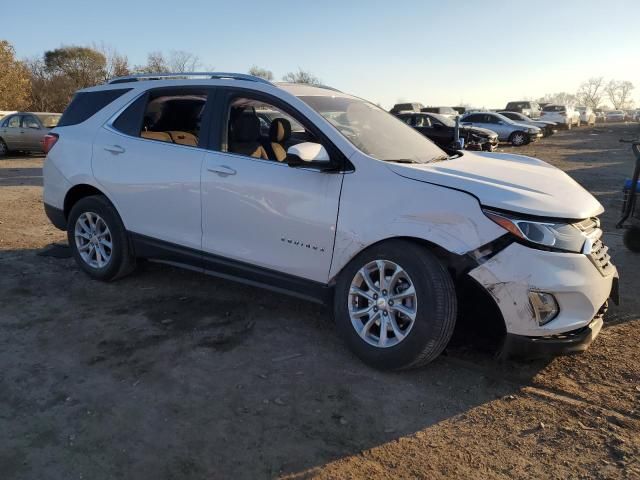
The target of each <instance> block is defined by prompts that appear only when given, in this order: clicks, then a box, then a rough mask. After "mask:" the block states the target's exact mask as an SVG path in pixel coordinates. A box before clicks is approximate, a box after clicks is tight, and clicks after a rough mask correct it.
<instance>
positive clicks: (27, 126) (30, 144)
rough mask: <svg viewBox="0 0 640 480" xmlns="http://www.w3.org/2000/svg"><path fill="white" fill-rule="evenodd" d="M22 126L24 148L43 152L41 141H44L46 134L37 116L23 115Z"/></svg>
mask: <svg viewBox="0 0 640 480" xmlns="http://www.w3.org/2000/svg"><path fill="white" fill-rule="evenodd" d="M21 125H22V140H23V148H24V149H25V150H31V151H39V150H42V146H41V145H40V140H42V137H44V136H45V134H46V132H45V130H44V128H43V127H42V125H41V123H40V121H39V120H38V119H37V117H36V116H35V115H23V116H22V121H21Z"/></svg>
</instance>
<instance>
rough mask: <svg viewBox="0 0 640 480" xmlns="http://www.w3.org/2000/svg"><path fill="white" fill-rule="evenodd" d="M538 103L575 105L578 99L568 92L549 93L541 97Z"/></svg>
mask: <svg viewBox="0 0 640 480" xmlns="http://www.w3.org/2000/svg"><path fill="white" fill-rule="evenodd" d="M537 102H545V103H556V104H558V105H575V104H577V103H578V98H577V97H576V96H575V95H574V94H572V93H568V92H558V93H547V94H546V95H545V96H544V97H540V98H539V99H538V100H537Z"/></svg>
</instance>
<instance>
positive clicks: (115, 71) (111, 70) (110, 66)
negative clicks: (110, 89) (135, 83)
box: [93, 42, 131, 82]
mask: <svg viewBox="0 0 640 480" xmlns="http://www.w3.org/2000/svg"><path fill="white" fill-rule="evenodd" d="M93 49H94V50H97V51H99V52H100V53H102V55H104V58H105V59H106V61H107V63H106V66H105V69H104V73H105V78H104V81H105V82H107V81H109V80H111V79H112V78H115V77H124V76H127V75H129V74H131V69H130V68H129V59H128V58H127V56H126V55H121V54H120V53H118V51H117V50H116V49H115V48H113V47H111V46H109V45H107V44H105V43H104V42H103V43H100V44H96V43H94V44H93Z"/></svg>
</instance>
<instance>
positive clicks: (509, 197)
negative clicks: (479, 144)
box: [388, 152, 604, 219]
mask: <svg viewBox="0 0 640 480" xmlns="http://www.w3.org/2000/svg"><path fill="white" fill-rule="evenodd" d="M388 165H389V168H390V169H391V170H392V171H393V172H394V173H396V174H398V175H401V176H403V177H406V178H410V179H412V180H417V181H420V182H428V183H432V184H436V185H442V186H444V187H449V188H455V189H457V190H462V191H465V192H468V193H470V194H471V195H474V196H475V197H477V198H478V199H479V201H480V203H481V204H482V205H483V206H486V207H494V208H498V209H502V210H508V211H511V212H517V213H522V214H527V215H536V216H541V217H555V218H567V219H584V218H588V217H593V216H596V215H599V214H600V213H602V212H603V211H604V209H603V208H602V205H600V203H599V202H598V201H597V200H596V199H595V198H594V197H593V195H591V194H590V193H589V192H587V191H586V190H585V189H584V188H582V187H581V186H580V185H579V184H578V183H577V182H576V181H575V180H573V179H572V178H571V177H569V175H567V174H566V173H564V172H563V171H562V170H559V169H557V168H555V167H553V166H551V165H549V164H548V163H545V162H543V161H542V160H538V159H535V158H531V157H526V156H523V155H513V154H504V153H490V152H482V153H480V152H464V155H462V156H460V157H458V158H455V159H452V160H445V161H442V162H438V163H431V164H399V163H388Z"/></svg>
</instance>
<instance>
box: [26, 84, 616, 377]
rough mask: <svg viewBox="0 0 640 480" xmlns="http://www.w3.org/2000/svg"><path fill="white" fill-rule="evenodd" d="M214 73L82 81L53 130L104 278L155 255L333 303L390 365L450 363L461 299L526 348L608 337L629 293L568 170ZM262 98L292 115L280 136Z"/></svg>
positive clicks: (341, 96) (82, 243) (344, 323)
mask: <svg viewBox="0 0 640 480" xmlns="http://www.w3.org/2000/svg"><path fill="white" fill-rule="evenodd" d="M198 75H200V76H201V77H205V78H200V79H195V78H194V79H191V78H192V77H195V76H196V75H195V74H179V75H173V76H171V75H168V74H167V75H158V74H152V76H147V77H145V76H134V77H128V78H120V79H116V80H113V81H112V82H113V83H111V84H108V85H100V86H97V87H92V88H88V89H85V90H81V91H80V92H78V93H77V94H76V95H75V96H74V97H73V100H72V102H71V104H70V105H69V107H67V109H66V111H65V113H64V115H63V117H62V119H61V120H60V123H59V125H58V127H57V128H55V129H54V130H53V131H51V132H50V133H49V134H48V135H47V140H46V146H47V151H48V153H47V158H46V160H45V162H44V167H43V178H44V192H43V202H44V210H45V213H46V214H47V216H48V217H49V219H50V220H51V222H52V223H53V225H55V226H56V227H57V228H60V229H62V230H65V231H66V233H67V238H68V240H69V250H70V251H71V254H72V256H73V258H74V260H75V262H76V264H77V265H78V268H80V269H81V270H82V271H83V272H85V273H86V274H87V275H88V276H89V277H90V278H93V279H95V280H100V281H112V280H116V279H118V278H121V277H124V276H126V275H127V274H129V273H131V272H133V270H134V269H135V267H136V260H137V259H150V260H156V261H161V262H167V263H170V264H171V265H174V266H182V267H184V268H188V269H191V270H196V271H200V272H203V273H205V272H206V273H209V274H212V275H216V276H218V277H221V278H222V279H223V280H222V281H223V282H229V281H239V282H245V283H248V284H250V285H253V286H261V287H263V288H267V289H271V290H272V291H276V292H280V293H289V294H291V295H295V296H297V297H301V298H303V299H307V300H312V301H316V302H319V303H324V304H328V305H330V306H331V307H332V317H333V318H334V319H335V323H336V326H337V328H338V330H339V331H340V333H341V334H342V336H343V337H344V339H345V342H346V344H347V345H348V346H349V347H350V348H351V349H352V351H353V352H354V353H355V354H356V355H358V356H359V357H360V358H361V359H362V360H363V361H365V362H367V363H368V364H370V365H372V366H374V367H377V368H383V369H390V370H397V369H402V368H413V367H419V366H421V365H424V364H426V363H428V362H430V361H432V360H433V359H435V358H436V357H437V356H438V355H439V354H440V353H441V352H442V351H443V350H444V349H445V348H446V346H447V344H448V343H449V340H450V339H451V336H452V334H453V332H454V329H455V326H456V318H457V311H458V309H459V307H458V306H459V305H462V304H471V305H473V308H474V309H477V310H482V309H483V308H482V307H484V305H485V304H484V301H485V300H486V301H487V302H490V303H489V306H490V307H491V308H493V309H495V310H492V312H495V315H496V319H498V320H499V321H501V323H502V325H503V327H504V329H505V331H506V334H507V335H508V338H507V339H506V342H505V345H508V346H509V347H508V348H510V349H513V348H516V349H517V348H518V346H520V348H521V349H522V350H523V351H525V352H527V351H528V352H531V351H532V350H535V351H537V352H538V353H541V351H546V353H547V354H549V353H556V354H557V353H561V352H571V351H580V350H584V349H585V348H587V346H588V345H589V344H590V343H591V341H592V340H593V338H595V336H596V335H597V334H598V333H599V331H600V329H601V327H602V315H603V312H604V310H606V304H607V299H608V298H609V297H610V296H612V293H613V296H615V294H616V292H617V291H618V289H617V278H618V275H617V271H616V267H615V266H614V265H613V264H612V263H611V262H610V259H609V255H608V254H607V248H606V247H605V246H604V245H603V243H602V240H601V237H602V231H601V230H600V227H599V225H600V222H599V220H598V219H597V218H596V217H597V216H598V215H600V214H601V213H602V212H603V211H604V209H603V207H602V205H601V204H600V203H599V202H598V201H597V200H596V199H595V198H594V197H593V196H592V195H591V194H590V193H589V192H587V191H586V190H585V189H583V188H582V187H581V186H580V185H579V184H578V183H577V182H575V181H574V180H573V179H571V178H570V177H569V176H568V175H567V174H565V173H564V172H563V171H561V170H559V169H557V168H555V167H553V166H551V165H549V164H547V163H545V162H543V161H541V160H538V159H535V158H530V157H524V156H521V155H509V154H498V153H495V152H478V153H476V152H462V153H457V154H455V155H449V154H447V152H445V151H443V150H442V149H440V148H439V147H438V146H437V145H435V144H434V143H433V142H430V141H429V140H428V139H426V138H425V137H424V136H422V135H420V134H419V133H418V132H416V131H415V130H414V129H412V128H411V127H409V126H408V125H406V124H404V123H403V122H401V121H398V119H397V118H393V117H392V116H391V115H389V114H388V113H387V112H385V111H383V110H382V109H380V108H378V107H377V106H375V105H373V104H372V103H370V102H367V101H365V100H362V99H360V98H357V97H354V96H351V95H347V94H345V93H342V92H338V91H336V90H334V89H329V88H325V87H314V86H309V85H301V84H277V85H274V84H272V83H270V82H268V81H267V80H264V79H262V78H259V77H252V76H249V75H243V74H233V73H215V72H208V73H206V74H198ZM185 77H188V78H185ZM145 78H155V79H156V80H150V81H147V80H146V79H145ZM163 78H167V79H168V80H163ZM214 106H215V108H214ZM258 110H277V111H281V112H282V113H283V115H282V116H281V117H277V118H274V119H270V118H269V119H268V120H269V121H270V122H271V123H270V127H269V131H270V138H269V139H265V140H268V141H270V143H271V147H272V148H271V150H269V149H268V148H265V146H264V145H262V144H261V140H262V139H261V136H260V120H259V118H258V117H257V115H255V114H254V112H255V111H258ZM247 113H248V114H247ZM492 115H497V114H492ZM288 116H290V117H292V118H293V119H294V120H295V121H296V122H297V123H298V124H299V125H302V126H303V127H304V132H300V134H299V135H296V136H295V137H293V136H290V135H289V133H290V132H289V128H288V122H287V120H286V119H287V117H288ZM503 118H506V117H503ZM268 120H267V119H266V118H265V121H268ZM507 120H508V119H507ZM229 123H231V125H229ZM529 128H533V127H529ZM25 222H28V219H25ZM27 226H28V225H25V228H26V227H27ZM256 232H260V234H259V235H257V234H256ZM139 280H140V282H144V281H145V279H143V278H140V279H139ZM472 283H473V285H474V287H473V288H474V289H475V288H479V289H480V293H481V295H473V296H472V297H471V298H469V297H468V296H467V295H466V292H467V291H471V290H467V289H465V288H464V286H465V285H471V284H472ZM100 288H101V287H100V286H99V285H98V284H92V285H91V288H89V289H87V292H86V293H84V294H83V295H84V298H85V299H86V300H87V301H90V300H91V298H92V296H93V291H95V290H96V289H98V290H99V289H100ZM120 288H122V289H123V291H124V289H128V288H131V287H130V285H127V284H124V285H122V286H121V287H120ZM115 289H117V287H115V286H113V287H110V290H115ZM244 301H246V299H241V302H240V303H239V306H240V307H241V306H242V303H243V302H244ZM503 320H504V321H503ZM486 331H489V329H486ZM263 341H264V348H265V349H266V348H269V344H268V342H269V341H270V339H269V338H268V337H264V338H263ZM327 343H328V342H327Z"/></svg>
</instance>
